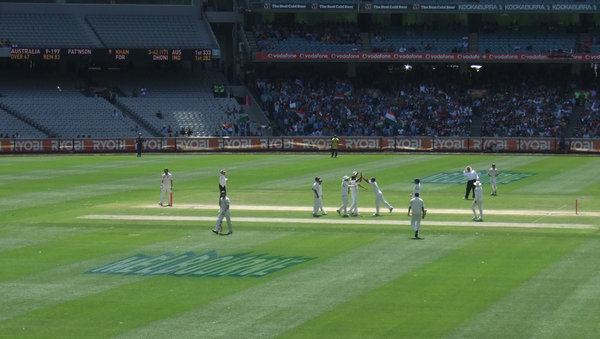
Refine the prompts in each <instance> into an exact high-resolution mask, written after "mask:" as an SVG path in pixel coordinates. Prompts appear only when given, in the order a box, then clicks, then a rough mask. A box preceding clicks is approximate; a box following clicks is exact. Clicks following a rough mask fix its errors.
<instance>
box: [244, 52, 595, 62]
mask: <svg viewBox="0 0 600 339" xmlns="http://www.w3.org/2000/svg"><path fill="white" fill-rule="evenodd" d="M254 59H255V60H256V61H340V62H347V61H386V62H468V63H471V62H519V63H527V62H535V63H539V62H562V63H580V62H585V63H588V62H598V61H600V54H591V53H590V54H584V53H518V52H517V53H482V54H479V53H384V52H381V53H360V52H351V53H327V52H314V53H310V52H309V53H299V52H257V53H254Z"/></svg>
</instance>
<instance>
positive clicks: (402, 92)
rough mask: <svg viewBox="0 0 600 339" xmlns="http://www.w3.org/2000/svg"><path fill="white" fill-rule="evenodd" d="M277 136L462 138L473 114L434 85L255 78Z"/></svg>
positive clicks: (461, 98) (465, 104)
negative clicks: (387, 86) (364, 84)
mask: <svg viewBox="0 0 600 339" xmlns="http://www.w3.org/2000/svg"><path fill="white" fill-rule="evenodd" d="M253 86H254V88H255V89H256V91H257V92H259V93H260V98H261V101H262V103H263V105H264V108H265V110H266V112H267V114H268V115H269V117H270V120H271V122H272V124H273V127H274V131H275V133H278V134H280V135H285V136H296V135H312V136H320V135H334V134H337V135H344V136H395V135H404V136H420V135H437V136H464V135H469V133H470V124H471V116H472V111H471V108H470V105H469V103H470V100H469V98H468V97H466V96H464V95H463V96H460V95H457V96H455V95H453V94H449V93H448V92H447V91H448V90H449V88H442V87H440V86H436V85H425V84H423V85H421V86H401V85H400V84H399V83H398V84H396V85H395V86H393V87H391V88H390V89H389V90H383V89H381V88H377V87H375V86H373V87H370V86H367V87H362V86H360V87H359V86H357V85H356V84H355V83H354V82H353V81H351V80H349V79H341V78H337V79H335V78H330V79H323V80H318V79H306V78H302V77H296V78H280V79H269V78H258V79H256V81H255V82H254V84H253Z"/></svg>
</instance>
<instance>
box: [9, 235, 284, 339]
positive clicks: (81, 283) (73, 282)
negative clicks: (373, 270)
mask: <svg viewBox="0 0 600 339" xmlns="http://www.w3.org/2000/svg"><path fill="white" fill-rule="evenodd" d="M132 232H138V233H128V237H127V238H128V239H131V240H130V241H129V242H130V243H134V242H135V240H136V239H137V238H143V237H144V234H140V233H139V231H137V230H132ZM163 232H164V233H165V234H167V233H168V234H171V233H173V231H172V230H164V231H163ZM179 233H181V232H178V234H179ZM202 234H204V236H202ZM290 234H291V233H289V232H276V233H265V232H251V231H249V232H244V234H243V235H241V236H237V237H236V238H235V241H228V240H233V238H226V237H217V236H214V235H213V234H212V232H210V231H209V230H202V231H200V230H199V231H198V232H190V233H188V234H186V235H183V236H181V237H178V238H174V239H170V240H166V241H160V242H154V243H149V244H145V245H144V244H142V243H136V244H135V245H136V246H134V248H114V249H113V251H111V252H110V253H106V254H105V253H98V254H97V255H98V256H97V257H94V258H92V259H84V260H80V261H77V262H74V263H70V264H65V265H59V266H58V267H51V268H48V269H42V270H40V271H39V272H38V273H34V274H29V275H26V276H22V277H18V278H14V279H11V280H7V281H2V282H0V300H2V307H0V333H3V331H2V329H8V328H12V327H13V326H14V325H15V324H16V323H18V322H19V321H20V320H18V319H16V320H15V321H12V322H9V321H10V319H13V318H15V317H20V316H22V317H24V318H27V313H30V312H35V311H43V310H45V309H48V308H51V307H54V306H56V305H58V304H63V303H68V302H71V301H75V300H78V299H82V298H85V297H88V296H91V295H95V294H99V293H102V292H104V291H108V290H111V289H116V288H119V287H120V286H123V285H127V284H131V283H135V282H138V281H141V280H145V279H152V277H150V278H149V277H142V276H134V275H131V276H129V275H119V276H112V275H96V274H85V272H87V271H89V270H90V269H93V268H96V267H99V266H102V265H105V264H107V263H111V262H115V261H117V260H120V259H124V258H128V257H131V256H133V255H136V254H146V255H160V254H164V253H176V254H180V253H186V252H189V251H193V252H195V253H206V252H208V251H211V250H215V249H216V250H217V253H219V254H221V255H222V254H230V253H238V252H241V251H246V250H247V249H248V248H253V247H257V246H260V245H261V244H265V243H269V242H272V241H276V240H278V239H281V238H285V237H287V236H289V235H290ZM224 246H226V247H224ZM20 264H22V265H25V264H27V262H26V261H22V262H20V263H16V265H20ZM92 311H93V310H90V312H92ZM2 322H5V323H2ZM24 323H27V321H24ZM42 333H43V332H42ZM0 337H1V335H0Z"/></svg>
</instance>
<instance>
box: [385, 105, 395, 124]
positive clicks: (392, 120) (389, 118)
mask: <svg viewBox="0 0 600 339" xmlns="http://www.w3.org/2000/svg"><path fill="white" fill-rule="evenodd" d="M385 121H387V122H389V123H391V124H394V125H396V124H397V123H398V120H396V115H395V114H394V112H392V110H391V109H388V110H387V111H386V112H385Z"/></svg>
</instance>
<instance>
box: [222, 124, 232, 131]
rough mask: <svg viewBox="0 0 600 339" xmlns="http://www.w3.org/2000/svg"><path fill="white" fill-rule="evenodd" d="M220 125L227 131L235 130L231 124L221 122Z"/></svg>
mask: <svg viewBox="0 0 600 339" xmlns="http://www.w3.org/2000/svg"><path fill="white" fill-rule="evenodd" d="M219 127H221V129H222V130H223V131H225V132H233V126H231V124H226V123H224V122H220V123H219Z"/></svg>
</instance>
